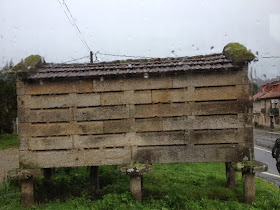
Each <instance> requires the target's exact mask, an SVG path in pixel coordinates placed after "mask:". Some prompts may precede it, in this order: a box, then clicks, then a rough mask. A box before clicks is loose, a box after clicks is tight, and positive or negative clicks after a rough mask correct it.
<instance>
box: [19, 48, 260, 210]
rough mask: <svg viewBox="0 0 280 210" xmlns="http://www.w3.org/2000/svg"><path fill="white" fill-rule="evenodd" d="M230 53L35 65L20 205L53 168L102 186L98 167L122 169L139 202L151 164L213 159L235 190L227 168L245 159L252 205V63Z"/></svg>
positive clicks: (22, 104) (23, 94)
mask: <svg viewBox="0 0 280 210" xmlns="http://www.w3.org/2000/svg"><path fill="white" fill-rule="evenodd" d="M242 47H243V46H242ZM231 48H232V49H233V50H236V49H235V48H233V46H231V45H227V46H226V47H225V49H224V53H223V54H222V53H221V54H211V55H203V56H194V57H177V58H156V59H144V60H126V61H113V62H103V63H95V64H41V65H40V66H39V67H37V69H35V70H34V71H32V72H29V73H22V75H21V77H20V78H19V79H18V81H17V94H18V118H19V141H20V148H19V155H20V159H19V161H20V166H21V168H22V169H23V170H24V171H23V172H22V173H20V175H21V176H20V177H21V179H22V202H23V203H24V204H26V205H30V203H32V202H33V182H32V169H37V168H43V169H44V170H45V174H46V175H47V176H49V173H48V172H49V171H50V170H49V168H54V167H76V166H91V172H92V173H91V176H92V180H93V181H92V182H93V183H95V185H96V186H97V187H98V166H101V165H121V166H123V167H122V169H124V168H125V171H126V172H127V174H129V175H130V176H131V191H132V193H133V195H135V196H136V198H137V199H138V200H139V201H140V200H141V199H142V198H141V190H142V184H141V183H142V175H143V174H144V173H145V172H147V171H148V170H149V169H150V167H151V164H153V163H185V162H214V161H219V162H225V163H226V166H227V167H226V168H227V170H226V171H227V183H228V186H229V187H234V186H235V185H236V175H235V171H234V170H235V169H236V167H233V164H232V163H233V162H242V164H243V165H242V167H241V170H242V169H243V168H246V170H242V171H243V176H244V179H243V180H244V195H245V201H246V202H251V201H253V200H254V196H255V184H254V173H255V168H256V167H255V166H251V165H250V164H253V165H254V164H255V162H252V161H253V160H254V147H253V132H252V123H251V112H252V102H251V101H249V80H248V76H247V73H248V72H247V63H248V61H250V60H252V59H250V60H248V58H245V59H243V60H240V59H237V60H235V57H234V55H233V53H232V52H228V51H230V50H232V49H231ZM238 50H239V49H237V51H238ZM241 50H243V55H244V53H248V51H247V50H246V48H245V51H244V48H241ZM238 52H239V51H238ZM225 55H227V56H225ZM243 161H249V162H246V163H244V162H243ZM248 163H250V164H249V166H248ZM246 164H247V165H246ZM139 165H140V166H139ZM244 165H245V166H246V167H245V166H244ZM138 166H139V168H137V167H138ZM239 166H240V165H239ZM248 168H249V169H250V170H247V169H248ZM239 169H240V167H239V168H238V169H236V170H239ZM251 169H252V170H251ZM22 174H24V175H22Z"/></svg>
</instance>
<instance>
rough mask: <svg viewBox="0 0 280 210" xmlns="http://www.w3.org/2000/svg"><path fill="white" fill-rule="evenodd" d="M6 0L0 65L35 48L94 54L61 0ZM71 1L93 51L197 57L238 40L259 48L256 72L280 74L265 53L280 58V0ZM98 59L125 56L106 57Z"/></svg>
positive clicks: (0, 15) (49, 56) (52, 54)
mask: <svg viewBox="0 0 280 210" xmlns="http://www.w3.org/2000/svg"><path fill="white" fill-rule="evenodd" d="M60 1H61V2H63V1H62V0H60ZM0 2H1V3H0V66H3V65H5V63H6V62H7V61H9V60H10V59H13V61H14V62H15V63H17V62H18V61H19V60H20V59H21V58H25V57H27V56H28V55H30V54H40V55H42V56H44V57H45V60H46V61H47V62H64V61H68V60H71V59H75V58H80V57H83V56H86V55H89V52H88V50H87V49H86V47H85V46H84V44H83V43H82V42H81V41H80V39H79V37H78V33H77V32H76V31H75V30H74V28H73V27H72V26H71V24H70V23H69V21H68V20H67V17H66V16H65V14H64V11H63V7H61V6H60V4H59V3H58V1H57V0H40V1H39V0H24V1H23V0H12V1H11V0H0ZM65 2H66V3H67V5H68V7H69V9H70V11H71V12H72V15H73V16H74V18H75V19H76V23H77V25H78V26H79V28H80V30H81V32H82V34H83V35H84V37H85V40H86V41H87V43H88V44H89V46H90V48H91V49H92V50H93V51H94V52H96V51H100V52H103V53H112V54H126V55H139V56H149V57H170V56H192V55H200V54H209V53H217V52H221V51H222V49H223V47H224V46H225V45H226V44H227V43H229V42H233V41H234V42H240V43H242V44H244V45H245V46H246V47H247V48H248V49H251V50H252V52H253V53H255V52H256V51H258V52H259V58H260V59H259V62H257V63H254V64H252V65H251V66H252V69H255V71H256V73H257V76H262V75H263V74H266V75H267V76H268V77H272V76H277V75H280V58H277V59H275V58H274V59H264V58H261V57H262V56H279V57H280V50H279V49H280V1H279V0H231V1H225V0H193V1H188V0H185V1H183V0H181V1H179V0H173V1H172V0H142V1H136V0H118V1H116V0H103V1H93V0H91V1H89V0H80V1H77V0H65ZM211 46H214V49H212V50H211ZM173 50H174V51H175V52H174V53H171V51H173ZM98 58H99V59H100V60H101V61H109V60H115V59H123V58H121V57H120V58H116V57H110V56H101V55H99V56H98ZM87 61H88V59H85V60H81V61H80V62H87Z"/></svg>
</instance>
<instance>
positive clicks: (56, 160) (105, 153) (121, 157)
mask: <svg viewBox="0 0 280 210" xmlns="http://www.w3.org/2000/svg"><path fill="white" fill-rule="evenodd" d="M19 156H20V157H19V158H20V167H23V168H56V167H76V166H99V165H120V164H125V163H127V164H128V163H129V162H130V161H131V151H130V149H129V148H124V149H121V148H115V149H106V150H95V149H93V150H68V151H42V152H33V151H20V153H19Z"/></svg>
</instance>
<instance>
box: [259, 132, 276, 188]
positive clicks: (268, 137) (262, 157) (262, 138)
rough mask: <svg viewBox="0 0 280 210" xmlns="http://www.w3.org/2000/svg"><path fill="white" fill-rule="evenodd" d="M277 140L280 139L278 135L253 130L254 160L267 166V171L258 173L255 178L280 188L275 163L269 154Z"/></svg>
mask: <svg viewBox="0 0 280 210" xmlns="http://www.w3.org/2000/svg"><path fill="white" fill-rule="evenodd" d="M277 138H280V133H276V132H270V131H266V130H260V129H254V141H255V159H256V160H258V161H261V162H263V163H266V164H267V165H268V171H267V172H263V173H258V174H257V176H259V177H261V178H263V179H265V180H268V181H270V182H272V183H274V184H276V185H277V186H280V176H279V172H278V171H277V169H276V161H275V159H274V158H272V154H271V149H272V147H273V145H274V142H275V140H276V139H277Z"/></svg>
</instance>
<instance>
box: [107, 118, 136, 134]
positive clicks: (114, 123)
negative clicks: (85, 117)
mask: <svg viewBox="0 0 280 210" xmlns="http://www.w3.org/2000/svg"><path fill="white" fill-rule="evenodd" d="M131 130H133V122H131V121H130V120H128V119H123V120H108V121H104V133H125V132H130V131H131Z"/></svg>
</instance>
